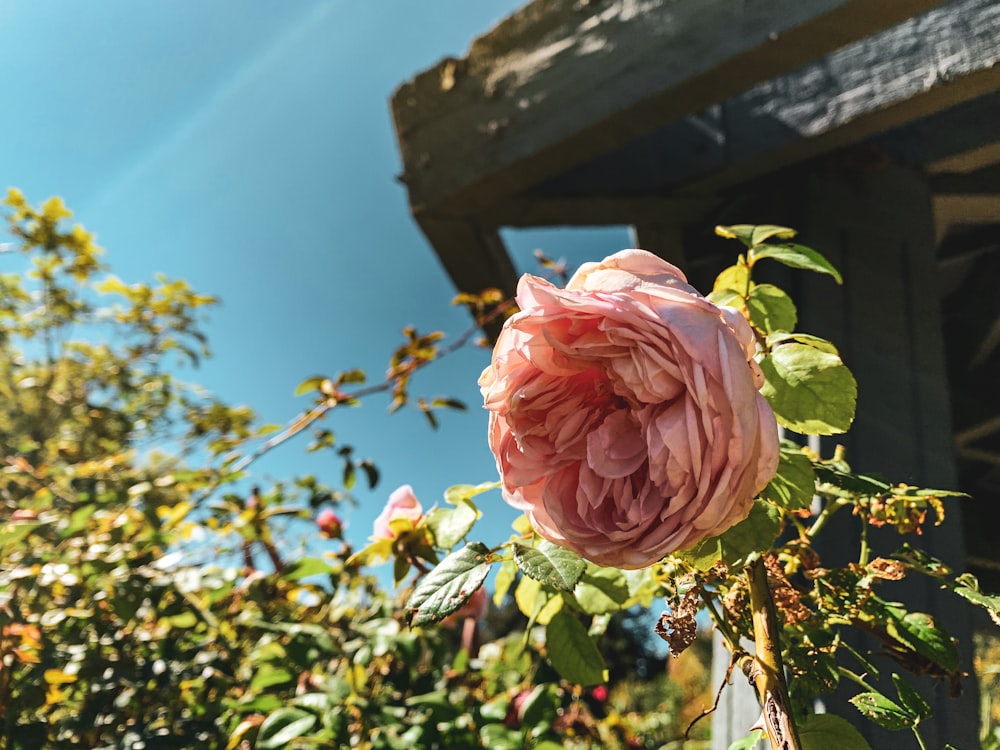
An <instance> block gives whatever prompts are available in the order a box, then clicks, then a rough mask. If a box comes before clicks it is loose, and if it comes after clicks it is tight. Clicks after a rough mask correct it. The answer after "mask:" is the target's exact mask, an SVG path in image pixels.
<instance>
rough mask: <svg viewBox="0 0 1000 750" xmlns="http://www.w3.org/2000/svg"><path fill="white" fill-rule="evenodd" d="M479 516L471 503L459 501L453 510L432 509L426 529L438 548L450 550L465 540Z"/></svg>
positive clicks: (428, 515)
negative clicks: (432, 536)
mask: <svg viewBox="0 0 1000 750" xmlns="http://www.w3.org/2000/svg"><path fill="white" fill-rule="evenodd" d="M481 515H482V514H481V513H480V512H479V510H478V509H477V508H476V506H475V505H473V504H472V502H471V501H469V500H460V501H459V502H458V503H457V504H456V506H455V507H454V508H434V509H433V510H432V511H431V512H430V513H428V514H427V527H428V528H429V529H430V530H431V533H432V534H433V535H434V543H435V544H436V545H437V546H438V547H440V548H441V549H451V548H452V547H454V546H455V545H456V544H458V543H459V542H460V541H462V539H464V538H465V535H466V534H468V533H469V531H471V530H472V527H473V525H475V523H476V521H477V520H479V517H480V516H481Z"/></svg>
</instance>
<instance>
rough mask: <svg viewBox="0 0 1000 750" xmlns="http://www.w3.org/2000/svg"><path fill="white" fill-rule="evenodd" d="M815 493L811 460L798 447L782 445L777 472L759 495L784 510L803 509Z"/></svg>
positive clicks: (810, 501)
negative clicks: (792, 447) (791, 447)
mask: <svg viewBox="0 0 1000 750" xmlns="http://www.w3.org/2000/svg"><path fill="white" fill-rule="evenodd" d="M815 494H816V473H815V472H814V471H813V464H812V461H811V460H810V459H809V456H807V455H806V454H805V453H803V452H802V451H801V450H798V449H790V448H786V447H784V446H782V448H781V452H780V454H779V459H778V473H777V474H775V475H774V478H773V479H772V480H771V481H770V482H769V483H768V485H767V487H765V488H764V489H763V491H761V493H760V496H761V497H762V498H764V499H765V500H767V501H768V502H771V503H774V504H775V505H777V506H778V507H779V508H784V509H785V510H803V509H805V508H808V507H809V506H810V505H812V500H813V495H815Z"/></svg>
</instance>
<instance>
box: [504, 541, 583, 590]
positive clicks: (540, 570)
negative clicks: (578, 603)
mask: <svg viewBox="0 0 1000 750" xmlns="http://www.w3.org/2000/svg"><path fill="white" fill-rule="evenodd" d="M513 551H514V562H515V563H517V567H519V568H520V569H521V572H523V573H524V574H525V575H526V576H529V577H531V578H534V579H535V580H536V581H541V582H542V583H547V584H548V585H550V586H552V587H553V588H556V589H560V590H562V591H572V590H573V587H574V586H575V585H576V582H577V581H579V580H580V577H581V576H582V575H583V572H584V570H586V568H587V563H585V562H584V561H583V559H582V558H581V557H580V556H579V555H578V554H576V553H575V552H573V551H572V550H568V549H566V548H565V547H559V546H558V545H555V544H552V543H551V542H548V541H544V540H543V541H541V542H539V543H538V545H537V546H535V547H528V546H526V545H523V544H517V543H515V544H514V545H513Z"/></svg>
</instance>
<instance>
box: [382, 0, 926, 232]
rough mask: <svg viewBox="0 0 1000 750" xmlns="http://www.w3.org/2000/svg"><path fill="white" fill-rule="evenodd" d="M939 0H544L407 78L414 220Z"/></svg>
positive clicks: (586, 156)
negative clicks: (461, 54) (460, 54)
mask: <svg viewBox="0 0 1000 750" xmlns="http://www.w3.org/2000/svg"><path fill="white" fill-rule="evenodd" d="M940 2H941V0H879V2H878V3H872V2H871V1H870V0H770V2H767V3H739V4H734V3H733V2H732V1H731V0H646V1H645V2H643V3H641V4H639V3H635V2H610V1H609V0H593V1H591V2H579V1H578V0H535V2H532V3H530V4H529V5H528V6H526V7H525V8H523V9H522V10H520V11H518V12H517V13H515V14H514V15H513V16H511V17H510V18H508V19H507V20H505V21H504V22H502V23H501V24H499V25H498V26H497V27H496V28H495V29H493V30H492V31H491V32H489V33H487V34H486V35H484V36H483V37H480V38H479V39H477V40H476V41H475V42H474V43H473V45H472V47H471V49H470V51H469V54H468V55H467V56H466V57H465V58H463V59H461V60H454V59H450V60H445V61H442V62H441V63H439V64H438V65H437V66H435V67H433V68H431V69H429V70H427V71H425V72H424V73H421V74H419V75H418V76H417V77H416V78H415V79H414V80H413V81H410V82H408V83H406V84H403V85H402V86H401V87H400V88H399V89H398V90H397V91H396V92H395V94H394V95H393V97H392V111H393V117H394V119H395V125H396V132H397V136H398V138H399V142H400V149H401V151H402V155H403V163H404V174H403V178H402V179H403V180H404V182H405V183H406V184H407V185H408V187H409V190H410V201H411V205H412V206H413V207H414V210H415V212H416V213H419V212H420V211H422V210H425V209H426V208H427V207H431V206H433V207H438V208H441V207H443V206H444V205H447V206H448V207H449V209H450V210H454V211H457V212H459V213H468V214H472V213H475V212H477V211H478V210H481V209H483V208H485V207H487V206H488V205H489V204H490V203H492V202H493V201H494V200H495V199H496V198H497V197H499V196H509V195H513V194H516V193H518V192H521V191H523V190H524V189H526V188H528V187H529V186H531V185H534V184H537V183H539V182H541V181H543V180H545V179H547V178H549V177H551V176H553V175H555V174H558V173H560V172H562V171H565V170H566V169H568V168H570V167H572V166H574V165H577V164H580V163H583V162H586V161H588V160H590V159H593V158H594V157H596V156H599V155H601V154H605V153H608V152H611V151H614V150H615V149H616V148H618V147H620V146H622V145H624V144H626V143H628V142H630V141H632V140H634V139H635V138H637V137H639V136H642V135H645V134H647V133H649V132H651V131H653V130H655V129H656V128H658V127H661V126H663V125H664V124H666V123H669V122H671V121H674V120H677V119H679V118H682V117H684V116H687V115H690V114H693V113H696V112H698V111H700V110H702V109H704V108H706V107H708V106H710V105H712V104H713V103H715V102H718V101H721V100H724V99H727V98H729V97H731V96H734V95H736V94H738V93H739V92H741V91H744V90H746V89H747V88H748V87H750V86H753V85H755V84H757V83H759V82H760V81H766V80H768V79H770V78H773V77H775V76H780V75H782V74H785V73H787V72H789V71H790V70H793V69H795V68H796V67H798V66H800V65H802V64H804V63H807V62H810V61H812V60H815V59H816V58H818V57H820V56H822V55H824V54H826V53H828V52H831V51H833V50H835V49H837V48H839V47H842V46H844V45H845V44H849V43H851V42H854V41H855V40H857V39H860V38H863V37H865V36H868V35H870V34H873V33H875V32H878V31H880V30H881V29H884V28H887V27H889V26H891V25H893V24H895V23H898V22H899V21H901V20H903V19H905V18H908V17H910V16H912V15H914V14H916V13H920V12H922V11H924V10H926V9H928V8H932V7H935V6H937V5H939V4H940Z"/></svg>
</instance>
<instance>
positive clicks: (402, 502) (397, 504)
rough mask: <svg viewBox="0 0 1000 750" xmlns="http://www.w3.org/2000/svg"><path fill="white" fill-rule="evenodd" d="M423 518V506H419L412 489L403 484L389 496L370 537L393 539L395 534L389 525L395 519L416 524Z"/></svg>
mask: <svg viewBox="0 0 1000 750" xmlns="http://www.w3.org/2000/svg"><path fill="white" fill-rule="evenodd" d="M423 517H424V509H423V506H421V505H420V501H419V500H417V496H416V495H414V494H413V488H412V487H410V485H408V484H404V485H403V486H402V487H400V488H398V489H397V490H395V491H394V492H393V493H392V494H391V495H389V502H387V503H386V504H385V508H383V509H382V512H381V513H379V516H378V518H376V519H375V524H374V526H373V528H372V536H374V537H375V538H377V539H395V538H396V534H395V532H393V530H392V527H391V526H390V525H389V524H390V523H392V521H395V520H396V519H397V518H408V519H410V520H411V521H412V522H413V523H414V524H416V523H418V522H419V521H420V519H421V518H423Z"/></svg>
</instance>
